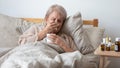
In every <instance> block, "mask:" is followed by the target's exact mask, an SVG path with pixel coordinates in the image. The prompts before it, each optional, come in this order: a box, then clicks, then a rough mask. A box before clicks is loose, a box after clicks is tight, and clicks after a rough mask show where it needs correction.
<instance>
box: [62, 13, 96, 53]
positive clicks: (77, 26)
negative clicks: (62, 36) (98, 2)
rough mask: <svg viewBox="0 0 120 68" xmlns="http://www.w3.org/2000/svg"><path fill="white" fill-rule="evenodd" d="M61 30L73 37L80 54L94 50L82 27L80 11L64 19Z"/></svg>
mask: <svg viewBox="0 0 120 68" xmlns="http://www.w3.org/2000/svg"><path fill="white" fill-rule="evenodd" d="M61 32H64V33H66V34H67V35H70V36H71V37H72V38H73V40H74V42H75V44H76V46H77V48H78V50H79V51H80V52H81V53H82V54H88V53H91V52H93V51H94V48H93V46H92V45H91V43H90V40H89V39H88V36H87V33H86V31H84V29H83V21H82V18H81V14H80V12H77V13H76V14H74V15H73V16H70V17H68V18H67V19H66V21H65V23H64V25H63V27H62V29H61Z"/></svg>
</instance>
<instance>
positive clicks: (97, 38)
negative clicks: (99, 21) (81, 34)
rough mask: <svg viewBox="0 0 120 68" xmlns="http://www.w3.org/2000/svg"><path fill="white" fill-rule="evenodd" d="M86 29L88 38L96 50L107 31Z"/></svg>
mask: <svg viewBox="0 0 120 68" xmlns="http://www.w3.org/2000/svg"><path fill="white" fill-rule="evenodd" d="M84 29H85V31H86V32H87V35H88V38H89V40H90V42H91V43H92V46H93V47H94V49H96V48H97V47H98V46H99V45H100V43H101V41H102V38H103V35H104V31H105V29H104V28H99V27H87V28H84Z"/></svg>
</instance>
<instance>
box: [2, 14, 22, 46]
mask: <svg viewBox="0 0 120 68" xmlns="http://www.w3.org/2000/svg"><path fill="white" fill-rule="evenodd" d="M20 22H22V20H21V19H18V18H14V17H10V16H7V15H3V14H0V47H14V46H17V45H18V44H17V42H18V38H19V35H20V34H19V33H18V32H17V31H16V25H17V23H20Z"/></svg>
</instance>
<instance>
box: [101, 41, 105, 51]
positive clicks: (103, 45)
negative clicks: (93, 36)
mask: <svg viewBox="0 0 120 68" xmlns="http://www.w3.org/2000/svg"><path fill="white" fill-rule="evenodd" d="M100 46H101V51H105V44H104V43H101V45H100Z"/></svg>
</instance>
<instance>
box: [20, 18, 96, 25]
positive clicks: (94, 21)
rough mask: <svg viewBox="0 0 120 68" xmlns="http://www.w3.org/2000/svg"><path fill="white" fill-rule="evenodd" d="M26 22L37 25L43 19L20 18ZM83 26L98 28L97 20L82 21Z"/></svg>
mask: <svg viewBox="0 0 120 68" xmlns="http://www.w3.org/2000/svg"><path fill="white" fill-rule="evenodd" d="M22 19H24V20H26V21H28V22H35V23H39V22H42V21H43V18H22ZM83 24H84V25H93V27H98V19H91V20H83Z"/></svg>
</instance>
